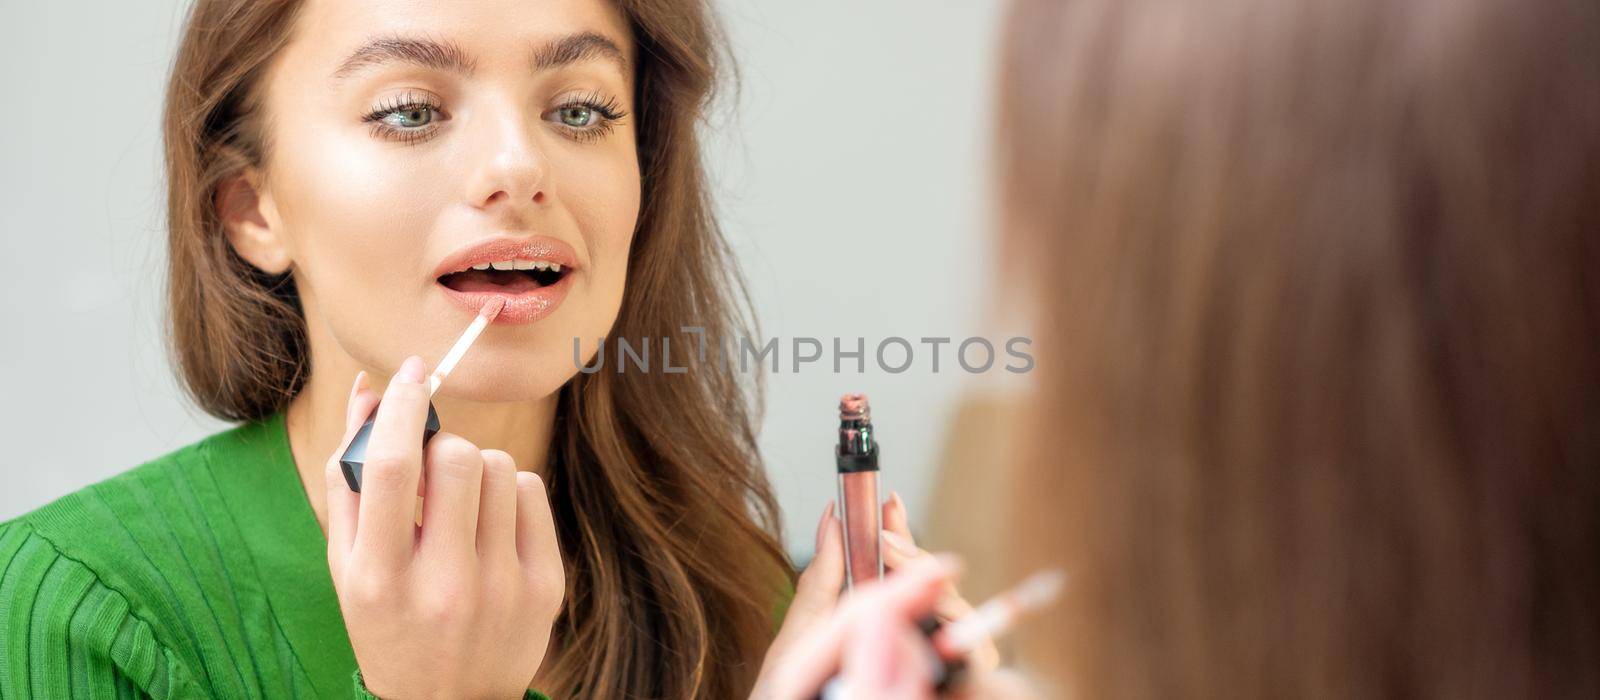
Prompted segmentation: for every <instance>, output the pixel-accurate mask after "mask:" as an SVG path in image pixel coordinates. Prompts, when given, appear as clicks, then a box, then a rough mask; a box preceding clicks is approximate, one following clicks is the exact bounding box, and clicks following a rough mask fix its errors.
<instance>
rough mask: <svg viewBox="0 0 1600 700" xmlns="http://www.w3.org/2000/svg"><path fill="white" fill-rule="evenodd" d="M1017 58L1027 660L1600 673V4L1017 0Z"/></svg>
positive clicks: (1158, 677) (1231, 671) (1127, 685)
mask: <svg viewBox="0 0 1600 700" xmlns="http://www.w3.org/2000/svg"><path fill="white" fill-rule="evenodd" d="M1001 85H1002V86H1001V98H1000V110H999V115H1000V119H998V120H997V124H998V125H999V126H1000V127H1001V129H1002V130H1003V134H1002V136H1001V137H1000V139H1001V143H1000V144H999V153H1000V159H999V163H1000V166H1001V177H1000V178H999V182H1000V184H1001V192H1002V195H1001V196H1002V200H1003V202H1004V204H1005V205H1006V206H1005V208H1004V211H1005V214H1004V221H1003V225H1004V230H1005V237H1004V240H1003V246H1004V248H1003V255H1002V257H1001V260H1003V261H1005V264H1006V265H1008V266H1016V267H1017V269H1018V270H1023V271H1025V272H1026V273H1027V274H1025V275H1023V281H1022V282H1020V284H1022V285H1025V286H1026V287H1027V288H1026V289H1025V290H1023V291H1025V292H1026V293H1027V296H1029V297H1031V298H1034V299H1036V300H1037V303H1038V307H1039V308H1038V310H1037V313H1038V324H1039V330H1038V333H1037V336H1036V342H1035V347H1036V348H1037V353H1038V356H1039V359H1038V366H1037V368H1036V370H1035V371H1034V373H1033V376H1034V378H1035V379H1037V380H1038V381H1039V388H1040V392H1039V394H1038V396H1037V399H1036V403H1035V404H1034V405H1033V406H1032V407H1031V409H1032V410H1031V419H1030V420H1031V423H1030V427H1029V429H1027V430H1026V432H1027V434H1028V435H1030V436H1031V439H1030V440H1028V441H1027V443H1026V444H1027V446H1026V447H1025V448H1024V457H1023V458H1022V459H1021V461H1020V470H1021V471H1020V472H1019V473H1018V477H1017V484H1018V489H1017V491H1016V494H1015V497H1016V499H1017V502H1018V508H1017V509H1016V512H1017V513H1018V516H1017V520H1016V521H1015V522H1014V523H1012V525H1013V526H1014V527H1015V528H1016V531H1017V533H1018V536H1017V538H1015V540H1014V541H1017V542H1019V543H1020V544H1019V545H1018V549H1019V551H1018V552H1016V554H1017V555H1018V556H1017V559H1018V561H1019V564H1020V565H1022V566H1024V567H1026V568H1032V567H1034V566H1037V565H1039V564H1040V563H1042V562H1046V561H1058V562H1060V563H1062V564H1063V565H1064V566H1065V567H1066V569H1067V571H1068V573H1069V575H1070V576H1071V579H1070V582H1069V584H1068V589H1067V594H1066V600H1065V603H1064V604H1063V605H1059V606H1057V607H1056V608H1055V610H1054V611H1053V612H1052V613H1051V615H1053V616H1054V617H1053V619H1050V620H1047V621H1045V622H1042V623H1040V624H1036V625H1032V626H1031V627H1032V629H1033V630H1034V632H1035V634H1033V636H1031V637H1030V638H1028V639H1026V640H1025V641H1026V642H1028V644H1027V648H1029V649H1031V658H1030V659H1029V660H1030V661H1031V662H1032V664H1033V665H1034V666H1036V667H1040V668H1046V669H1050V670H1051V672H1052V673H1056V674H1057V676H1058V679H1059V680H1061V681H1062V682H1064V683H1065V684H1066V687H1067V688H1068V689H1070V690H1071V691H1073V694H1074V695H1081V696H1084V697H1220V696H1227V697H1322V696H1334V695H1338V696H1357V697H1366V696H1376V695H1383V696H1396V695H1399V696H1411V695H1422V696H1437V697H1527V696H1532V697H1600V606H1597V603H1596V597H1597V591H1600V565H1597V564H1600V264H1597V263H1600V4H1597V3H1595V2H1594V1H1593V0H1552V1H1547V2H1540V3H1527V2H1518V1H1511V0H1421V1H1418V2H1398V1H1396V0H1327V1H1320V0H1215V1H1212V2H1179V1H1176V0H1073V1H1065V2H1063V1H1060V0H1020V1H1018V2H1016V3H1015V5H1014V6H1013V8H1012V11H1011V14H1010V16H1009V17H1008V19H1007V23H1006V28H1005V39H1004V47H1003V58H1002V77H1001ZM1015 271H1016V270H1011V271H1009V272H1015Z"/></svg>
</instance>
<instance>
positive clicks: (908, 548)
mask: <svg viewBox="0 0 1600 700" xmlns="http://www.w3.org/2000/svg"><path fill="white" fill-rule="evenodd" d="M881 534H882V535H883V541H884V542H888V543H889V546H890V547H894V548H895V549H896V550H898V551H899V552H900V553H901V554H916V552H917V547H916V545H913V544H911V541H910V540H908V539H906V538H905V537H902V536H901V535H900V533H898V532H894V531H893V530H883V531H881Z"/></svg>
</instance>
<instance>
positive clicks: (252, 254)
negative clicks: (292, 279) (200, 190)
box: [214, 167, 293, 275]
mask: <svg viewBox="0 0 1600 700" xmlns="http://www.w3.org/2000/svg"><path fill="white" fill-rule="evenodd" d="M261 181H262V180H261V177H260V171H258V170H256V169H255V168H252V167H246V168H242V169H240V170H239V171H238V172H237V173H235V174H233V175H230V176H228V177H227V178H225V179H224V180H223V181H222V182H221V183H220V184H218V185H217V191H216V194H215V195H214V196H215V200H214V204H215V205H216V207H217V216H218V217H219V218H220V219H221V220H222V228H223V230H224V231H225V232H226V233H227V236H228V243H229V244H230V245H232V246H233V250H234V252H236V253H238V254H239V257H241V258H244V259H245V261H246V262H248V263H250V264H251V265H254V266H255V267H256V268H257V269H260V270H261V271H262V272H266V273H268V274H274V275H277V274H282V273H284V272H286V271H288V269H289V265H290V263H291V262H293V257H292V256H291V255H290V253H291V252H292V251H291V250H290V247H289V240H288V238H287V237H286V236H285V235H284V231H283V227H282V225H281V223H280V221H279V219H278V212H277V208H276V207H275V206H274V204H273V202H272V194H271V193H270V192H267V191H266V190H265V189H264V188H263V187H262V186H261Z"/></svg>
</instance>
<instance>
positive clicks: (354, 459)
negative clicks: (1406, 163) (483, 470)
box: [339, 297, 506, 493]
mask: <svg viewBox="0 0 1600 700" xmlns="http://www.w3.org/2000/svg"><path fill="white" fill-rule="evenodd" d="M505 306H506V300H505V299H504V298H503V297H499V298H495V299H494V300H492V301H490V302H489V303H487V304H484V305H483V308H481V309H478V315H477V317H476V318H473V319H472V325H469V326H467V330H466V332H464V333H462V334H461V337H460V338H457V339H456V344H455V345H452V346H450V352H447V353H445V355H444V359H443V360H440V361H439V366H438V367H435V368H434V370H433V373H431V374H429V375H428V421H427V423H425V424H423V426H422V444H424V445H426V444H428V440H429V439H431V438H433V435H434V433H437V432H439V413H438V412H437V411H435V410H434V409H433V395H434V394H436V393H438V391H439V385H440V384H443V383H444V379H445V377H447V376H450V371H451V370H453V369H455V367H456V364H457V363H459V362H461V358H462V356H464V355H466V354H467V349H468V348H470V347H472V343H473V341H476V340H477V339H478V335H479V334H480V333H483V329H484V328H487V327H488V326H489V324H490V323H492V322H493V321H494V318H495V316H498V315H500V310H501V309H503V308H505ZM377 415H378V412H377V409H376V408H374V409H373V412H372V415H370V416H367V420H366V422H364V423H362V424H361V430H359V431H357V432H356V436H355V437H354V438H352V439H351V440H350V445H349V446H348V447H346V448H345V449H344V454H342V455H340V456H339V467H340V469H341V471H343V472H344V480H345V483H346V484H349V485H350V490H351V491H355V492H356V493H360V492H361V468H362V467H363V466H365V465H366V461H367V441H368V440H370V439H371V438H372V425H373V423H374V421H375V419H376V418H377Z"/></svg>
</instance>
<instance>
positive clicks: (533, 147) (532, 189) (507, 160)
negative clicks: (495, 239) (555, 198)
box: [470, 113, 549, 208]
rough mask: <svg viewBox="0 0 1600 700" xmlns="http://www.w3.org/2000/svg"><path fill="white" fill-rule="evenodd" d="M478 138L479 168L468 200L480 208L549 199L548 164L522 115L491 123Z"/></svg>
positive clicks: (498, 117) (519, 205)
mask: <svg viewBox="0 0 1600 700" xmlns="http://www.w3.org/2000/svg"><path fill="white" fill-rule="evenodd" d="M487 127H488V128H486V129H485V130H484V131H483V132H482V134H481V135H480V139H481V141H480V143H481V147H480V148H479V149H478V153H479V154H480V155H479V156H478V166H477V168H476V171H475V174H474V176H473V178H472V188H471V190H470V196H471V197H472V201H473V204H474V205H475V206H478V207H480V208H491V207H496V206H509V207H513V208H516V207H522V206H526V205H529V204H542V203H544V201H545V199H546V198H547V197H548V196H549V195H548V192H547V188H548V170H549V162H548V161H547V160H546V159H545V154H544V151H543V150H542V149H541V147H540V145H539V143H538V140H537V138H536V137H535V135H534V133H533V132H534V130H535V129H537V128H538V126H537V124H530V123H528V121H527V117H526V116H525V115H523V114H516V113H507V114H502V115H498V116H496V117H495V118H493V119H492V121H491V122H490V123H489V124H488V125H487Z"/></svg>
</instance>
